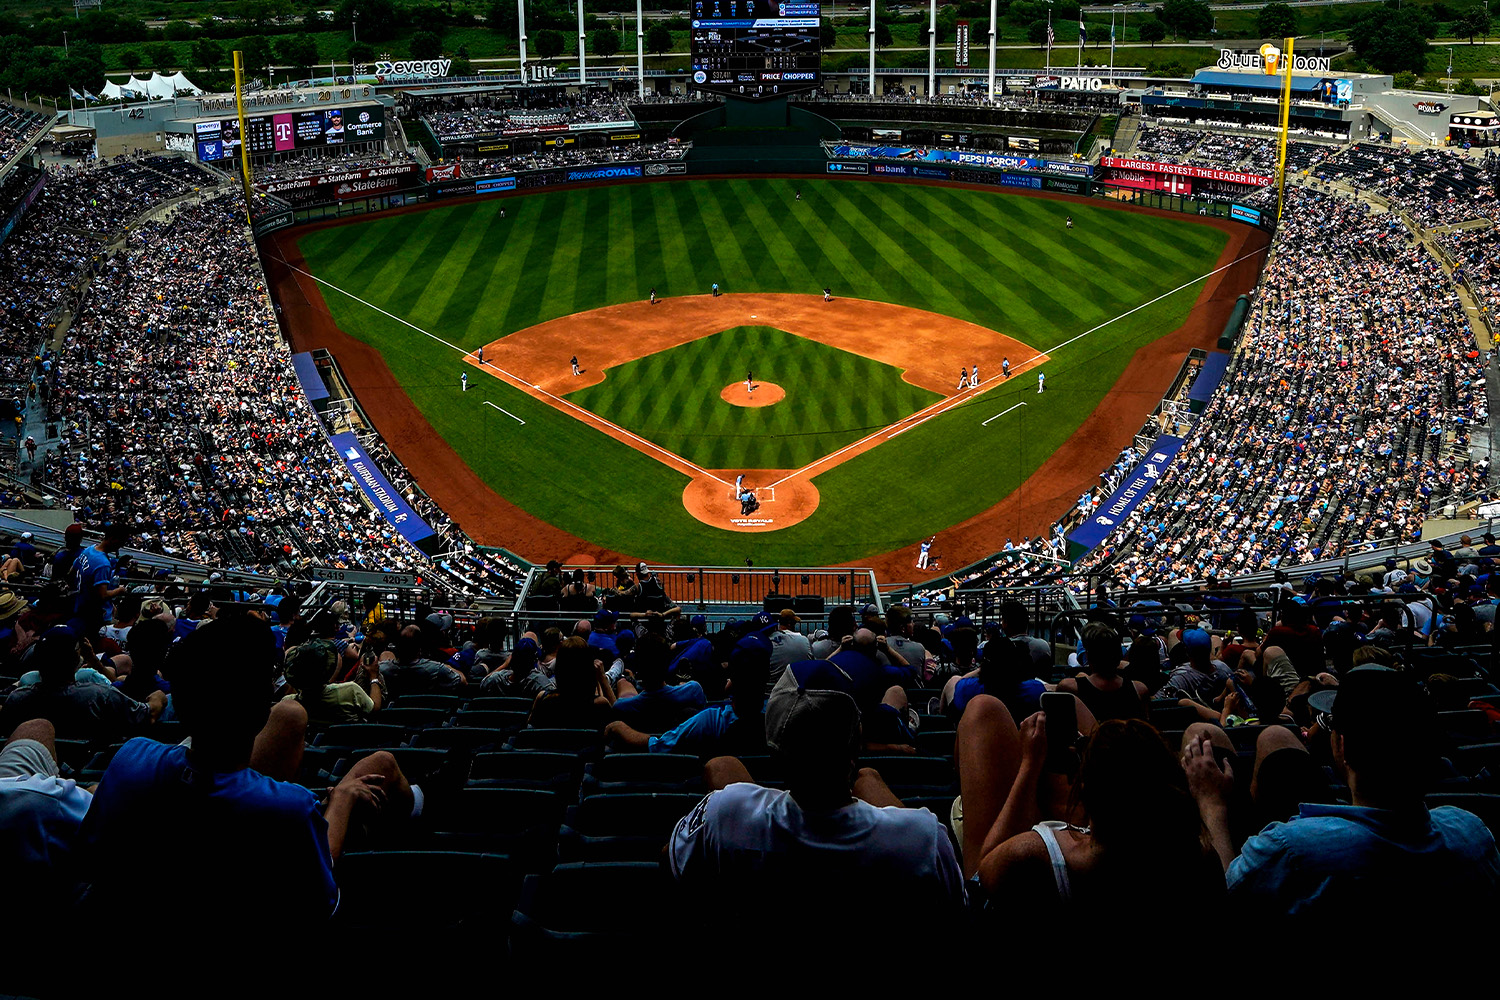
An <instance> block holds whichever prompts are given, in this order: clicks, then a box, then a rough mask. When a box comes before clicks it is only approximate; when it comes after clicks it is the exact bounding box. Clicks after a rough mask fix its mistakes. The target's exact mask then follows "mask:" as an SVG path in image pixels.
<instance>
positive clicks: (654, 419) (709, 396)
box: [568, 326, 943, 469]
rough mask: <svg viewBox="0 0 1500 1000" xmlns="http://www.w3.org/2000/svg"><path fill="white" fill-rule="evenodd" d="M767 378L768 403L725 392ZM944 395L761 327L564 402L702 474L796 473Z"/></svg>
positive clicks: (739, 330)
mask: <svg viewBox="0 0 1500 1000" xmlns="http://www.w3.org/2000/svg"><path fill="white" fill-rule="evenodd" d="M748 372H753V373H754V375H755V379H756V381H757V382H771V383H774V384H776V385H778V386H780V387H781V388H782V389H784V390H785V391H786V398H785V399H783V400H782V401H781V402H779V403H776V404H775V405H773V406H763V407H745V406H733V405H731V404H729V403H726V402H724V400H723V399H721V398H720V395H719V394H720V392H721V391H722V390H723V389H724V387H725V386H727V385H729V384H731V383H736V382H742V381H744V378H745V375H746V374H747V373H748ZM942 398H943V397H942V396H940V395H938V394H937V393H935V392H930V391H928V390H926V389H922V388H919V387H918V386H914V385H912V384H910V383H909V382H905V381H902V378H901V371H900V370H899V369H897V368H893V367H891V366H890V365H886V364H882V363H880V362H879V361H874V360H872V359H870V358H865V357H861V356H860V355H857V354H851V353H849V352H848V351H844V350H840V349H839V348H836V347H829V346H827V345H826V344H820V343H817V342H816V341H813V340H808V339H807V338H805V337H799V336H797V335H796V334H791V333H787V332H786V331H784V330H777V329H774V328H772V327H767V326H746V327H735V328H733V329H729V330H725V331H723V332H721V333H716V334H714V335H713V336H711V337H704V338H703V339H701V340H695V341H693V342H692V343H690V344H683V345H682V346H680V347H674V348H671V349H670V350H666V351H660V352H658V353H656V354H652V355H650V356H648V357H644V358H638V359H636V360H635V361H631V362H628V363H627V364H623V365H619V366H618V367H615V368H611V369H609V370H607V371H606V372H605V379H604V381H603V382H600V383H599V384H598V385H594V386H590V387H589V388H587V389H580V390H578V391H577V392H573V393H570V394H569V395H568V399H569V400H570V401H572V402H574V403H577V404H578V405H579V406H582V407H584V408H586V409H589V410H592V411H593V412H594V413H597V414H599V415H600V416H601V417H604V418H605V419H607V420H610V421H612V422H614V423H616V424H619V425H620V426H621V427H624V428H626V429H627V430H631V431H634V432H635V433H637V434H639V435H641V436H642V437H644V438H646V439H647V440H649V441H653V442H655V443H656V444H659V445H661V446H662V447H663V448H666V449H667V450H668V451H671V452H675V453H676V454H678V455H681V456H682V457H683V458H685V459H687V460H688V461H690V462H693V463H694V464H696V465H698V466H700V467H702V468H705V469H800V468H802V467H803V466H804V465H807V464H808V463H810V462H812V461H813V460H815V459H818V458H821V457H823V456H824V455H827V454H829V453H830V452H834V451H837V450H838V449H840V448H842V447H843V446H844V445H846V444H851V443H853V442H854V441H856V440H858V439H859V438H861V437H864V436H865V435H866V434H869V433H871V432H873V431H877V430H879V429H880V428H882V427H887V426H889V425H890V424H893V423H895V422H896V421H897V420H900V419H901V418H902V417H905V416H908V415H910V414H912V413H915V412H917V411H918V410H921V409H923V408H925V407H927V406H930V405H931V404H933V403H935V402H937V401H938V400H940V399H942Z"/></svg>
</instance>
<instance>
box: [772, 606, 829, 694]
mask: <svg viewBox="0 0 1500 1000" xmlns="http://www.w3.org/2000/svg"><path fill="white" fill-rule="evenodd" d="M801 620H802V619H800V618H798V617H797V615H796V613H795V612H794V611H792V609H791V608H783V609H782V611H781V621H780V627H779V628H778V629H777V631H775V632H772V633H771V634H770V635H769V636H767V638H768V639H769V640H770V642H771V683H772V684H774V683H776V681H777V680H778V679H780V677H781V672H782V671H783V670H785V669H786V668H787V666H788V665H789V664H792V663H800V662H801V661H803V660H811V659H812V658H813V651H812V643H811V642H809V641H808V638H807V636H805V635H803V634H802V633H801V632H798V631H797V623H798V622H800V621H801ZM825 655H826V654H825Z"/></svg>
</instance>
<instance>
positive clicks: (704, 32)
mask: <svg viewBox="0 0 1500 1000" xmlns="http://www.w3.org/2000/svg"><path fill="white" fill-rule="evenodd" d="M818 15H819V5H818V4H817V3H786V2H780V0H693V28H692V62H693V80H692V83H693V86H694V87H695V88H696V89H698V90H705V91H712V92H714V93H719V94H729V95H732V96H735V97H747V98H763V97H776V96H778V95H780V94H788V93H792V92H795V91H799V90H812V89H815V88H816V87H818V86H819V84H820V83H821V81H822V66H823V46H822V39H821V36H820V35H819V30H818V29H819V17H818Z"/></svg>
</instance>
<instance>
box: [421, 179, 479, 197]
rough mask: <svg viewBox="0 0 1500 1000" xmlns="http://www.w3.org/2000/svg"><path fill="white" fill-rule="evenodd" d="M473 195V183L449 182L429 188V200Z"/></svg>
mask: <svg viewBox="0 0 1500 1000" xmlns="http://www.w3.org/2000/svg"><path fill="white" fill-rule="evenodd" d="M473 193H474V182H473V181H463V180H461V181H448V182H446V183H440V184H432V185H430V186H429V187H428V188H427V197H429V198H458V197H461V196H463V195H466V194H473Z"/></svg>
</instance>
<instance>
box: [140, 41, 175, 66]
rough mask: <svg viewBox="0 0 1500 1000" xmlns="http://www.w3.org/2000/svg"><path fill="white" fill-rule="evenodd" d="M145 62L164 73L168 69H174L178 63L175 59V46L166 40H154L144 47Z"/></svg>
mask: <svg viewBox="0 0 1500 1000" xmlns="http://www.w3.org/2000/svg"><path fill="white" fill-rule="evenodd" d="M146 62H147V63H149V64H150V66H151V68H152V69H155V70H160V71H161V72H163V73H165V72H166V71H167V70H168V69H174V68H176V67H178V66H180V65H182V64H181V63H180V62H178V61H177V48H176V46H174V45H169V44H167V43H166V42H156V43H155V44H153V45H151V46H150V47H149V48H147V49H146Z"/></svg>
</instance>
